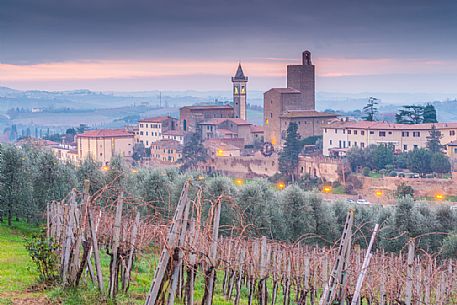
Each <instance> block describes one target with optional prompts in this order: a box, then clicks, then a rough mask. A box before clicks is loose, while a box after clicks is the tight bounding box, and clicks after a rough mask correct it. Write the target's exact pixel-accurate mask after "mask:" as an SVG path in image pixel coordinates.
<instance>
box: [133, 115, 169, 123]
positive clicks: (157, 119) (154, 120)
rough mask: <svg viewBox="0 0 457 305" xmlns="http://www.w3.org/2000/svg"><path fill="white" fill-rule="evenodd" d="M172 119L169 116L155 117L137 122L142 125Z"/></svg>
mask: <svg viewBox="0 0 457 305" xmlns="http://www.w3.org/2000/svg"><path fill="white" fill-rule="evenodd" d="M169 119H172V117H170V116H157V117H153V118H142V119H140V120H139V121H138V122H142V123H162V122H164V121H166V120H169Z"/></svg>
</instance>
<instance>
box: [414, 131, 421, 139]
mask: <svg viewBox="0 0 457 305" xmlns="http://www.w3.org/2000/svg"><path fill="white" fill-rule="evenodd" d="M420 136H421V133H420V131H413V137H416V138H418V137H420Z"/></svg>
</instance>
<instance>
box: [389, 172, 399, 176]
mask: <svg viewBox="0 0 457 305" xmlns="http://www.w3.org/2000/svg"><path fill="white" fill-rule="evenodd" d="M389 177H397V172H395V171H391V172H390V173H389Z"/></svg>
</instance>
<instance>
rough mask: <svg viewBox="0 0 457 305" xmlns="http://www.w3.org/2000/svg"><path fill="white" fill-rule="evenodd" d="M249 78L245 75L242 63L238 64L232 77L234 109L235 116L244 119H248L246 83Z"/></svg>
mask: <svg viewBox="0 0 457 305" xmlns="http://www.w3.org/2000/svg"><path fill="white" fill-rule="evenodd" d="M247 82H248V78H247V77H246V76H244V72H243V68H241V64H239V65H238V69H237V70H236V74H235V76H234V77H232V83H233V110H234V113H235V118H240V119H243V120H246V119H247V116H246V83H247Z"/></svg>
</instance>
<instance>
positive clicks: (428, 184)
mask: <svg viewBox="0 0 457 305" xmlns="http://www.w3.org/2000/svg"><path fill="white" fill-rule="evenodd" d="M361 179H362V182H363V190H362V192H368V193H372V192H373V190H374V189H381V190H385V191H387V192H389V193H392V194H393V193H394V192H395V191H396V190H397V186H398V185H400V184H401V183H405V184H406V185H409V186H411V187H412V188H413V189H414V190H415V195H417V196H428V197H433V196H435V195H436V194H437V193H440V194H444V195H445V196H446V195H457V177H456V175H454V178H453V179H438V178H403V177H384V178H370V177H362V178H361Z"/></svg>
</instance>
